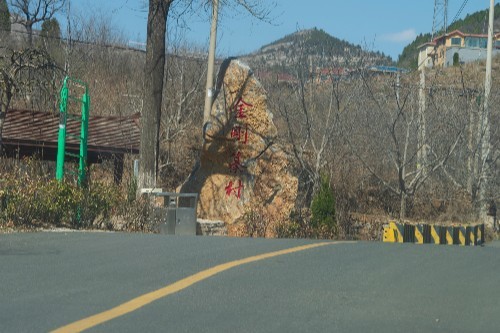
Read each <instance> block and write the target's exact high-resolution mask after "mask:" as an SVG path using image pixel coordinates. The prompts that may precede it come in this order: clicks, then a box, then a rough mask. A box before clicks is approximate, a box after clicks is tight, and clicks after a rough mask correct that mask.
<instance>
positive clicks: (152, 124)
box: [138, 0, 173, 190]
mask: <svg viewBox="0 0 500 333" xmlns="http://www.w3.org/2000/svg"><path fill="white" fill-rule="evenodd" d="M172 2H173V0H149V12H148V23H147V41H146V66H145V72H144V107H143V110H142V115H141V146H140V167H139V178H138V189H139V190H140V189H141V188H153V187H155V186H156V176H157V172H158V157H159V135H160V118H161V105H162V92H163V78H164V67H165V38H166V28H167V15H168V11H169V8H170V5H171V3H172Z"/></svg>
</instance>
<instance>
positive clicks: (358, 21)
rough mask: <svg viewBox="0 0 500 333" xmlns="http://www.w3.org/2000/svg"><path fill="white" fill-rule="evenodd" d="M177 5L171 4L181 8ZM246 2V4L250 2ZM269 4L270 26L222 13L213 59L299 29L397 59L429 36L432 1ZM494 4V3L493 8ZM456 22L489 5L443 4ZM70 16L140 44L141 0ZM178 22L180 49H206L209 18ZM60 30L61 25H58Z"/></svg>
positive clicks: (473, 1)
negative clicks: (103, 24) (106, 21)
mask: <svg viewBox="0 0 500 333" xmlns="http://www.w3.org/2000/svg"><path fill="white" fill-rule="evenodd" d="M181 1H182V0H177V3H181ZM250 1H252V0H250ZM261 2H263V3H272V2H274V3H275V6H272V7H268V8H269V9H271V13H270V15H269V17H270V21H271V22H270V23H269V22H263V21H259V20H257V19H255V18H252V17H251V16H250V15H248V14H245V12H244V11H243V10H234V8H223V9H222V12H221V14H220V20H219V26H218V34H217V54H218V56H222V57H226V56H238V55H243V54H247V53H251V52H254V51H257V50H258V49H259V48H260V47H261V46H263V45H266V44H269V43H271V42H273V41H275V40H278V39H280V38H281V37H284V36H285V35H288V34H291V33H294V32H296V31H298V30H302V29H310V28H314V27H316V28H318V29H323V30H324V31H325V32H327V33H328V34H330V35H332V36H334V37H337V38H340V39H343V40H346V41H348V42H350V43H353V44H358V45H361V46H363V47H364V48H366V49H368V50H371V51H380V52H383V53H385V54H386V55H389V56H391V57H392V59H393V60H397V57H398V55H399V54H400V53H401V52H402V50H403V48H404V47H405V46H406V45H407V44H408V43H410V42H411V41H413V40H414V39H415V37H416V36H417V35H418V34H420V33H427V32H431V31H432V22H433V15H434V0H261ZM497 2H498V1H496V3H497ZM463 4H465V7H464V8H463V11H462V12H461V15H460V16H459V18H463V17H465V16H466V15H467V14H470V13H474V12H476V11H478V10H484V9H487V8H489V0H448V22H449V23H451V22H452V21H453V18H454V17H455V16H456V15H457V13H458V11H459V9H460V7H461V6H462V5H463ZM70 12H71V14H72V15H73V14H78V15H84V16H88V15H94V14H99V15H101V17H109V15H111V21H110V24H111V26H112V28H113V31H116V32H117V33H120V34H122V35H123V36H124V37H125V38H126V39H127V40H128V41H129V42H130V45H131V46H133V45H140V44H141V43H145V41H146V21H147V0H71V11H70ZM183 20H184V22H182V21H179V20H177V19H176V18H175V17H169V20H168V25H169V27H170V29H172V28H173V27H178V29H177V30H176V31H179V32H180V33H179V35H178V36H181V38H179V39H178V40H181V41H183V43H185V44H186V45H191V46H196V47H200V48H204V49H206V48H207V46H208V39H209V32H210V16H209V13H208V11H207V10H203V8H199V9H198V10H197V12H196V13H192V14H188V15H184V16H183ZM61 23H62V24H61V25H63V26H64V22H61Z"/></svg>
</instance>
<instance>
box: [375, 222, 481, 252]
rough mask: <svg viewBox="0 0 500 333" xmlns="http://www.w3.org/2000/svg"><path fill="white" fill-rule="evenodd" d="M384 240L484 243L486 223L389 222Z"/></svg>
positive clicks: (419, 242)
mask: <svg viewBox="0 0 500 333" xmlns="http://www.w3.org/2000/svg"><path fill="white" fill-rule="evenodd" d="M383 241H384V242H389V243H415V244H441V245H443V244H450V245H464V246H465V245H467V246H475V245H481V244H484V224H476V225H455V226H439V225H432V224H409V223H403V224H401V223H396V222H392V221H391V222H389V225H387V226H384V235H383Z"/></svg>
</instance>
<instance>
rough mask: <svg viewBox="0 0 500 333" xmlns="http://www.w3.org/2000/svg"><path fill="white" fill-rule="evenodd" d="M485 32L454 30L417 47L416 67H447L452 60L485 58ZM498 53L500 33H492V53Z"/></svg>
mask: <svg viewBox="0 0 500 333" xmlns="http://www.w3.org/2000/svg"><path fill="white" fill-rule="evenodd" d="M487 44H488V35H487V34H467V33H463V32H461V31H460V30H454V31H452V32H449V33H447V34H444V35H441V36H438V37H436V38H435V39H434V40H432V41H431V42H428V43H425V44H422V45H420V46H419V47H418V51H419V52H418V68H419V69H422V68H424V67H426V68H432V67H449V66H453V64H454V62H457V61H458V62H459V63H468V62H473V61H477V60H482V59H486V47H487ZM498 53H500V33H495V34H494V35H493V55H495V54H498Z"/></svg>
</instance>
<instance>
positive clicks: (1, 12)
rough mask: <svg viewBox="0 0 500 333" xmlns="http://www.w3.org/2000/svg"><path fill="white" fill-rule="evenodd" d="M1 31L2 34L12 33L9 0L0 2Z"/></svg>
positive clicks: (0, 0)
mask: <svg viewBox="0 0 500 333" xmlns="http://www.w3.org/2000/svg"><path fill="white" fill-rule="evenodd" d="M0 31H1V32H2V33H6V32H7V33H8V32H10V12H9V7H8V6H7V0H0Z"/></svg>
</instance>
